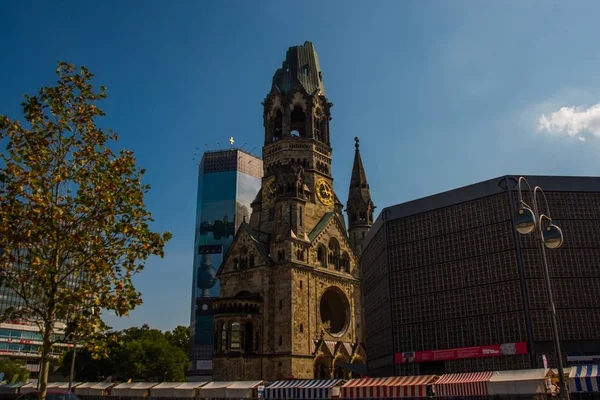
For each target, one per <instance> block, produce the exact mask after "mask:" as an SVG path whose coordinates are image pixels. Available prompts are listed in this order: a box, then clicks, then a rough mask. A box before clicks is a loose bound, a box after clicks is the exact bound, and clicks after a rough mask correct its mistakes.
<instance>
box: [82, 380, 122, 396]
mask: <svg viewBox="0 0 600 400" xmlns="http://www.w3.org/2000/svg"><path fill="white" fill-rule="evenodd" d="M116 385H117V383H116V382H98V383H96V384H95V385H94V386H92V387H90V388H89V389H88V393H89V395H98V396H101V395H103V394H104V392H105V391H106V390H107V389H109V388H111V387H113V386H116Z"/></svg>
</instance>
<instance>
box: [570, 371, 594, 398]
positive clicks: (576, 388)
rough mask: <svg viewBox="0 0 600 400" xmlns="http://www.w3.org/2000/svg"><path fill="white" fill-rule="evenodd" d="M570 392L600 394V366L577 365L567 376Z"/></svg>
mask: <svg viewBox="0 0 600 400" xmlns="http://www.w3.org/2000/svg"><path fill="white" fill-rule="evenodd" d="M569 380H570V381H571V385H570V386H571V391H572V392H600V366H598V365H578V366H576V367H573V369H572V370H571V373H570V374H569Z"/></svg>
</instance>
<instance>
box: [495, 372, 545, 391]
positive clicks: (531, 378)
mask: <svg viewBox="0 0 600 400" xmlns="http://www.w3.org/2000/svg"><path fill="white" fill-rule="evenodd" d="M548 373H551V372H550V370H549V369H544V368H539V369H524V370H512V371H495V372H494V373H493V375H492V376H491V378H490V380H489V381H488V382H487V389H488V394H490V395H526V394H527V395H528V394H536V393H546V392H547V389H546V381H545V378H546V375H547V374H548Z"/></svg>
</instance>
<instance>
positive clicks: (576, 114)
mask: <svg viewBox="0 0 600 400" xmlns="http://www.w3.org/2000/svg"><path fill="white" fill-rule="evenodd" d="M538 129H539V130H541V131H546V132H549V133H566V134H567V135H569V136H571V137H579V140H581V141H585V137H584V136H582V135H583V134H586V133H591V134H592V135H594V136H598V137H600V103H598V104H596V105H593V106H591V107H590V108H588V109H585V108H584V107H581V106H578V107H561V108H560V109H559V110H558V111H556V112H553V113H551V114H549V115H548V116H547V115H546V114H542V116H541V117H540V118H539V120H538Z"/></svg>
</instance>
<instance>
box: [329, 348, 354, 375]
mask: <svg viewBox="0 0 600 400" xmlns="http://www.w3.org/2000/svg"><path fill="white" fill-rule="evenodd" d="M340 363H343V364H349V362H348V356H347V355H345V354H343V353H338V354H337V355H336V356H335V358H334V359H333V362H332V363H331V365H332V372H333V378H334V379H349V377H350V374H349V371H348V370H347V369H346V368H343V367H341V366H340V365H339V364H340Z"/></svg>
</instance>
